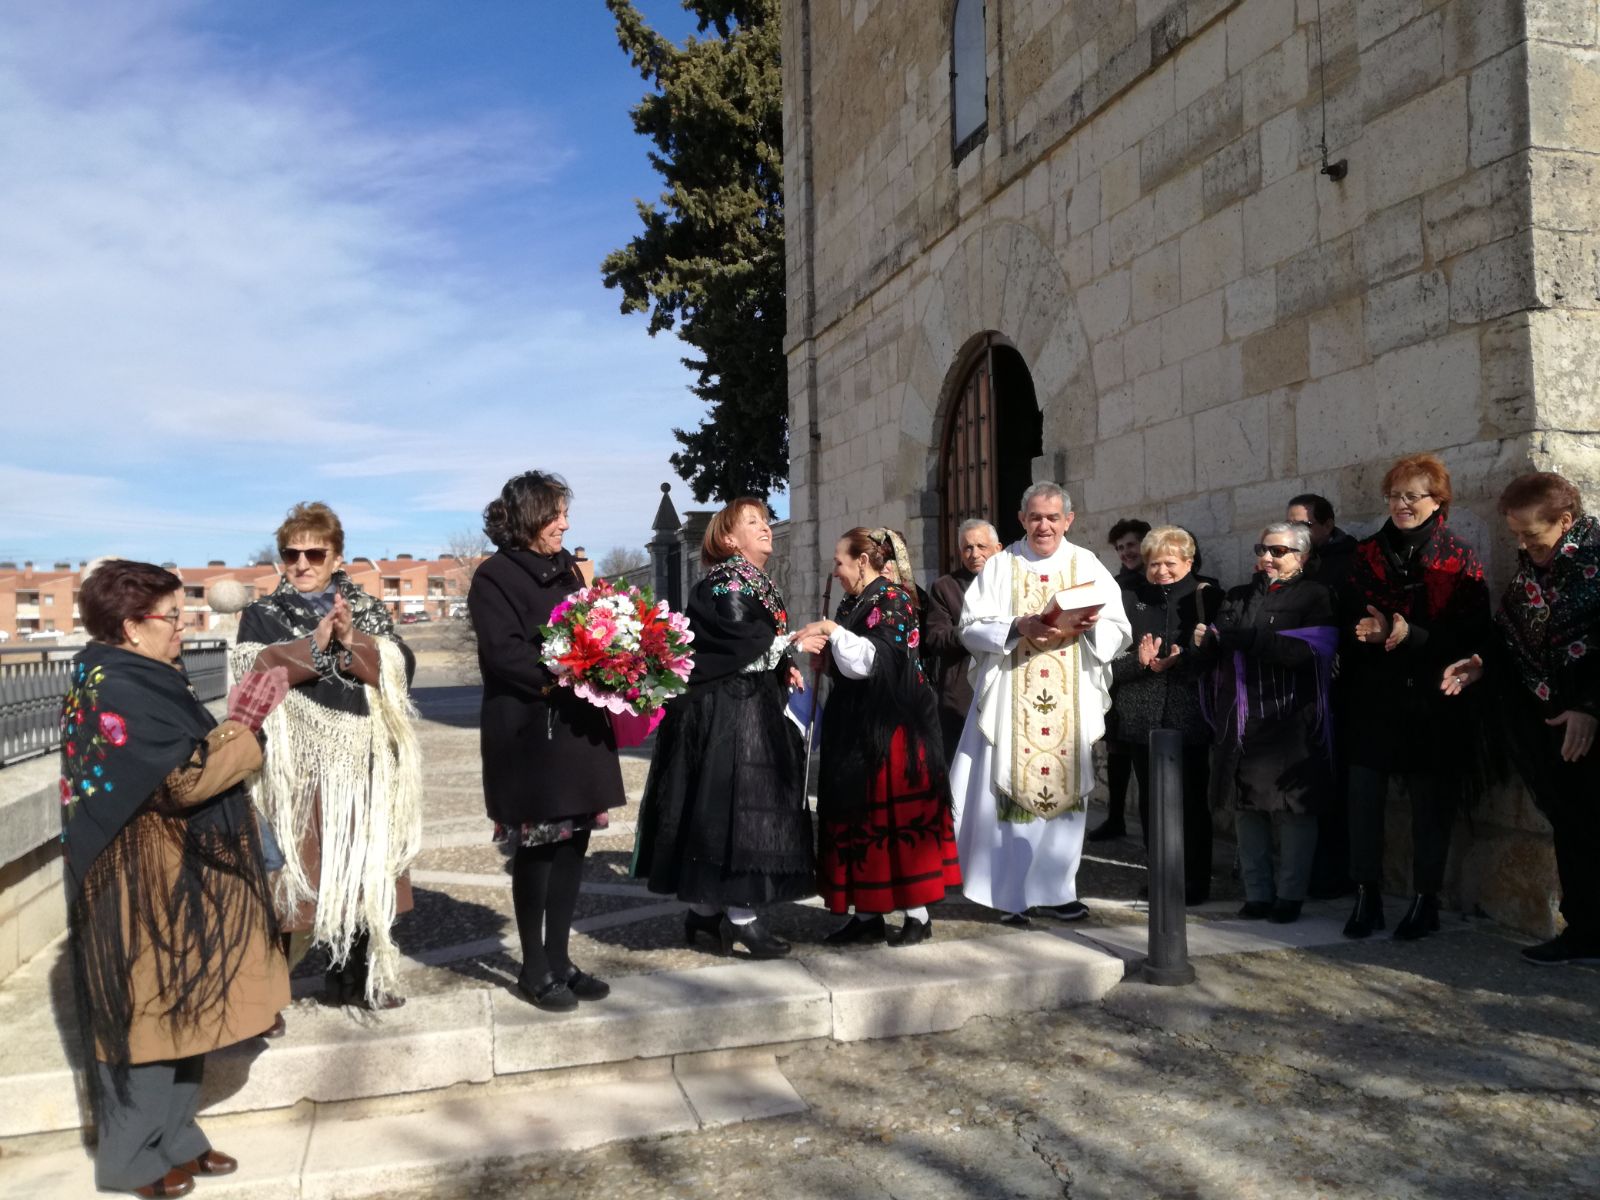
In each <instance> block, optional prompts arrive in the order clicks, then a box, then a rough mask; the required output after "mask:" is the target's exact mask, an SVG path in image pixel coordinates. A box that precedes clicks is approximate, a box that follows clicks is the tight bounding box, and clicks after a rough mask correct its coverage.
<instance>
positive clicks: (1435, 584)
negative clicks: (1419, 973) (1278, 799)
mask: <svg viewBox="0 0 1600 1200" xmlns="http://www.w3.org/2000/svg"><path fill="white" fill-rule="evenodd" d="M1383 498H1384V501H1385V503H1386V504H1387V505H1388V507H1389V519H1388V520H1387V521H1385V522H1384V523H1383V527H1382V528H1381V529H1379V530H1378V532H1377V533H1375V534H1373V535H1372V536H1371V537H1369V538H1366V539H1365V540H1364V541H1362V542H1361V543H1360V545H1358V546H1357V547H1356V552H1355V556H1354V559H1353V561H1352V564H1351V569H1350V578H1349V583H1348V585H1347V586H1346V588H1345V590H1344V594H1343V595H1344V600H1345V605H1346V611H1345V614H1344V618H1345V622H1344V623H1345V644H1344V646H1343V661H1342V664H1341V665H1342V675H1343V690H1344V698H1345V711H1344V728H1342V729H1341V730H1339V739H1340V743H1341V746H1342V747H1343V749H1344V752H1345V757H1346V761H1347V762H1348V763H1349V792H1348V802H1349V814H1350V875H1351V877H1352V878H1353V879H1354V880H1355V881H1356V886H1357V893H1356V903H1355V907H1354V909H1353V910H1352V911H1351V913H1350V919H1349V921H1348V922H1346V924H1345V927H1344V932H1345V936H1346V937H1352V938H1363V937H1368V936H1370V935H1371V934H1372V932H1373V931H1374V930H1376V929H1382V928H1383V927H1384V916H1383V900H1382V894H1383V893H1382V884H1383V833H1384V811H1385V808H1386V806H1387V799H1388V791H1389V780H1390V778H1391V777H1393V776H1400V777H1403V778H1404V779H1405V780H1406V784H1407V789H1406V790H1407V791H1408V793H1409V794H1410V797H1411V863H1412V886H1411V894H1412V900H1411V904H1410V906H1409V907H1408V908H1407V909H1406V913H1405V915H1404V916H1403V917H1402V918H1401V919H1400V921H1399V923H1398V924H1397V925H1396V926H1395V930H1394V936H1395V937H1397V938H1400V939H1402V940H1411V939H1415V938H1420V937H1424V936H1426V935H1427V934H1429V933H1433V932H1434V931H1436V930H1437V929H1438V928H1439V896H1438V893H1439V889H1440V888H1441V887H1442V886H1443V885H1444V868H1445V859H1446V857H1447V856H1448V854H1449V852H1450V826H1451V824H1452V823H1453V822H1454V820H1455V812H1456V798H1457V796H1458V795H1459V794H1460V792H1461V788H1462V786H1463V783H1464V782H1465V779H1466V774H1467V773H1466V771H1465V770H1464V769H1463V768H1464V765H1465V762H1464V760H1465V757H1466V756H1465V755H1464V754H1461V753H1459V752H1456V753H1454V754H1453V753H1452V750H1451V749H1450V747H1451V746H1452V745H1453V744H1456V743H1457V741H1458V739H1454V738H1452V737H1451V733H1450V731H1451V724H1452V722H1453V721H1454V722H1456V723H1459V720H1460V716H1461V714H1459V713H1452V712H1450V711H1449V710H1448V709H1447V707H1446V706H1445V704H1444V703H1443V702H1442V698H1441V697H1440V695H1439V690H1438V688H1437V687H1436V686H1435V681H1436V680H1437V679H1438V678H1439V673H1440V672H1441V671H1442V670H1443V669H1444V666H1445V664H1447V663H1449V662H1452V661H1454V660H1455V659H1457V658H1459V657H1461V655H1462V654H1464V653H1466V652H1467V651H1469V650H1470V649H1471V648H1472V647H1473V646H1476V645H1478V644H1479V643H1480V641H1481V639H1482V635H1483V631H1484V629H1485V627H1486V626H1487V623H1488V620H1489V592H1488V588H1487V587H1486V586H1485V584H1484V581H1483V566H1482V564H1481V563H1479V561H1478V555H1477V552H1476V551H1475V550H1474V549H1473V548H1472V547H1471V546H1470V545H1469V544H1468V543H1467V542H1466V541H1464V540H1463V539H1462V537H1461V536H1460V535H1459V534H1458V533H1456V531H1455V530H1454V529H1452V528H1451V527H1450V525H1449V514H1450V502H1451V500H1452V498H1453V492H1452V490H1451V486H1450V472H1449V471H1448V470H1447V469H1446V468H1445V465H1444V463H1442V462H1440V461H1439V459H1438V458H1436V457H1435V456H1434V455H1432V454H1413V455H1408V456H1407V457H1405V458H1402V459H1400V460H1399V461H1398V462H1396V463H1395V464H1394V465H1393V466H1392V467H1390V468H1389V471H1388V473H1387V474H1385V475H1384V477H1383Z"/></svg>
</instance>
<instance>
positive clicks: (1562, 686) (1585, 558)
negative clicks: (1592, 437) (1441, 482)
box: [1441, 471, 1600, 966]
mask: <svg viewBox="0 0 1600 1200" xmlns="http://www.w3.org/2000/svg"><path fill="white" fill-rule="evenodd" d="M1500 512H1501V514H1502V515H1503V516H1504V517H1505V521H1506V527H1507V528H1508V529H1510V531H1511V533H1512V535H1513V536H1514V537H1515V538H1516V539H1517V546H1518V550H1519V553H1518V555H1517V573H1516V574H1515V575H1514V576H1513V577H1512V579H1511V582H1510V583H1509V584H1507V585H1506V591H1505V595H1504V597H1502V599H1501V601H1500V610H1499V612H1497V613H1496V614H1495V624H1496V626H1498V629H1497V633H1498V636H1494V635H1490V636H1489V637H1488V638H1486V639H1485V642H1484V649H1483V651H1482V652H1481V653H1480V654H1475V655H1473V656H1472V657H1471V658H1468V659H1462V660H1461V661H1459V662H1455V663H1452V664H1451V665H1450V666H1449V667H1447V668H1446V669H1445V673H1444V680H1443V683H1442V684H1441V687H1442V690H1443V691H1444V692H1445V694H1446V695H1452V696H1453V695H1456V694H1458V693H1460V691H1461V690H1462V689H1463V688H1465V687H1467V686H1468V685H1469V684H1472V683H1475V682H1476V681H1477V680H1478V679H1480V678H1482V677H1483V676H1485V675H1488V676H1489V677H1490V679H1491V680H1492V681H1493V683H1494V684H1495V685H1497V690H1496V704H1495V712H1496V714H1497V715H1498V716H1499V718H1500V720H1501V722H1502V727H1503V728H1504V729H1505V731H1506V739H1507V743H1508V747H1509V749H1510V751H1511V758H1512V761H1513V762H1514V763H1515V764H1516V767H1517V771H1518V773H1519V774H1520V775H1521V776H1522V778H1523V781H1524V782H1525V783H1526V784H1527V785H1528V790H1529V791H1530V792H1532V793H1533V799H1534V803H1536V804H1537V805H1538V806H1539V809H1540V811H1542V812H1543V813H1544V815H1545V817H1546V818H1548V820H1549V821H1550V826H1551V829H1552V836H1553V840H1554V842H1555V852H1556V870H1557V872H1558V873H1559V875H1560V879H1561V915H1562V917H1563V918H1564V919H1565V920H1566V928H1565V929H1564V930H1563V931H1562V933H1561V934H1560V936H1558V937H1556V938H1554V939H1552V940H1550V941H1548V942H1543V943H1541V944H1539V945H1537V946H1529V947H1528V948H1527V949H1525V950H1524V951H1523V952H1522V957H1523V958H1525V959H1527V960H1528V961H1529V962H1531V963H1536V964H1538V965H1540V966H1554V965H1559V964H1562V963H1586V962H1600V874H1597V873H1596V871H1595V864H1596V863H1597V862H1600V754H1597V753H1596V752H1595V749H1594V743H1595V734H1596V730H1597V727H1600V720H1597V718H1600V522H1597V521H1596V520H1595V518H1594V517H1592V516H1589V515H1587V514H1585V513H1584V511H1583V500H1582V498H1581V497H1580V496H1579V494H1578V489H1577V488H1576V487H1574V486H1573V485H1572V484H1571V482H1569V481H1568V480H1566V479H1564V478H1562V477H1561V476H1560V475H1556V474H1554V473H1553V472H1549V471H1538V472H1534V473H1532V474H1529V475H1522V476H1519V477H1518V478H1516V479H1513V480H1512V481H1511V483H1510V484H1508V485H1507V487H1506V490H1505V491H1504V492H1502V493H1501V494H1500Z"/></svg>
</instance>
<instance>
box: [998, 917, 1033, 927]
mask: <svg viewBox="0 0 1600 1200" xmlns="http://www.w3.org/2000/svg"><path fill="white" fill-rule="evenodd" d="M1000 924H1002V925H1009V926H1011V928H1013V929H1026V928H1027V927H1028V926H1029V925H1032V924H1033V922H1032V921H1030V920H1029V919H1028V914H1027V913H1007V914H1006V915H1005V916H1003V917H1001V918H1000Z"/></svg>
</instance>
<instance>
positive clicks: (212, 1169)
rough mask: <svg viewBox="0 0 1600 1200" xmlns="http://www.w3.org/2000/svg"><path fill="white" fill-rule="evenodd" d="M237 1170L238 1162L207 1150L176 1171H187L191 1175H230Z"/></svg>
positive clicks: (218, 1152)
mask: <svg viewBox="0 0 1600 1200" xmlns="http://www.w3.org/2000/svg"><path fill="white" fill-rule="evenodd" d="M238 1169H239V1160H238V1159H237V1158H232V1157H230V1156H228V1155H226V1154H224V1153H222V1151H220V1150H207V1151H206V1152H205V1153H204V1154H202V1155H201V1156H200V1157H199V1158H191V1159H190V1160H189V1161H188V1162H186V1163H179V1164H178V1166H177V1170H179V1171H187V1172H188V1173H189V1174H191V1175H232V1174H233V1173H234V1172H235V1171H237V1170H238Z"/></svg>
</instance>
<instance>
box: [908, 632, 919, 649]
mask: <svg viewBox="0 0 1600 1200" xmlns="http://www.w3.org/2000/svg"><path fill="white" fill-rule="evenodd" d="M921 643H922V630H920V629H913V630H912V631H911V635H910V636H909V637H907V638H906V645H908V646H910V647H911V648H912V649H913V650H915V649H916V648H917V647H918V646H919V645H920V644H921Z"/></svg>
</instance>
